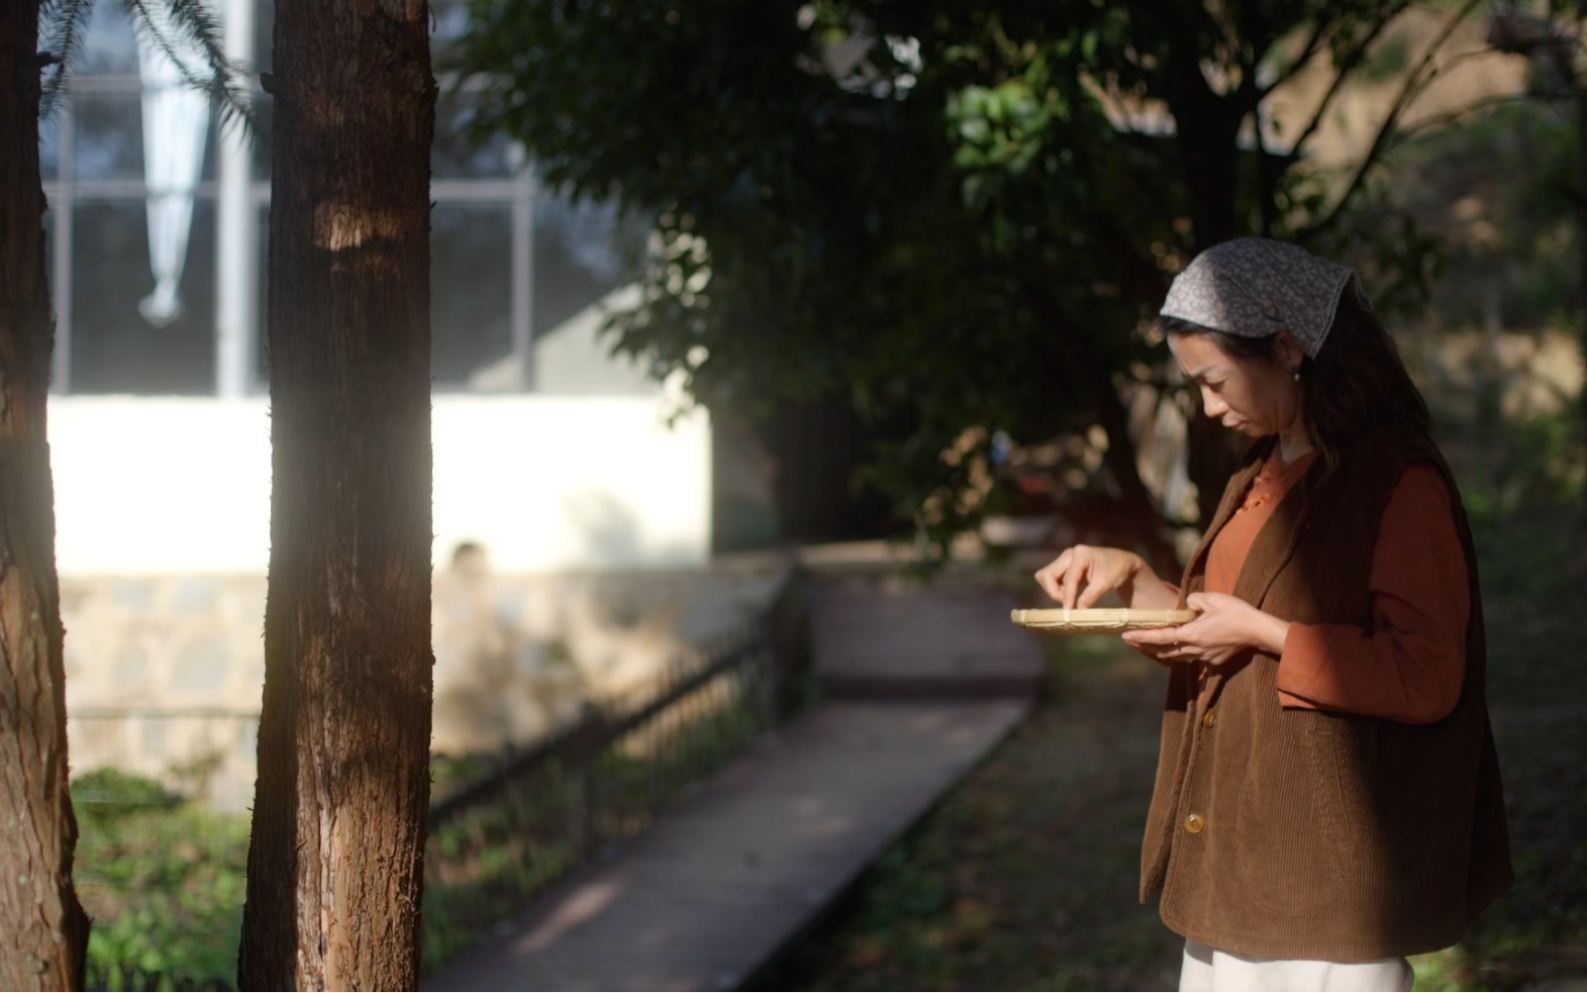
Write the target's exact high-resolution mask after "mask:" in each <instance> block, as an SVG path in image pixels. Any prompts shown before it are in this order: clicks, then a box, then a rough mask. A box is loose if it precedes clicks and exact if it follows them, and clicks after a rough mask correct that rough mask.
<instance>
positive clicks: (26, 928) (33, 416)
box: [0, 0, 88, 990]
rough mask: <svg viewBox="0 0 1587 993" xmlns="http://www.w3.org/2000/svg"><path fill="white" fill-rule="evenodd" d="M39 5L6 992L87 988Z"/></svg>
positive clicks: (0, 131)
mask: <svg viewBox="0 0 1587 993" xmlns="http://www.w3.org/2000/svg"><path fill="white" fill-rule="evenodd" d="M38 28H39V5H38V0H6V2H5V3H0V804H3V811H4V827H3V840H0V989H8V990H52V989H53V990H71V989H80V988H81V987H82V983H83V958H84V955H85V953H86V952H87V949H88V918H87V917H85V916H84V914H83V908H82V906H81V905H80V904H79V903H78V902H77V892H76V891H75V890H74V889H73V888H72V875H71V873H72V851H73V849H74V848H76V846H77V822H76V821H75V820H74V819H73V817H72V799H71V793H70V790H69V788H68V781H67V764H66V673H65V668H64V666H63V664H62V661H61V640H62V634H63V632H62V628H61V608H60V587H59V585H58V583H57V580H56V577H55V494H54V489H53V484H52V482H51V479H50V450H49V443H48V442H47V441H46V439H45V433H44V423H45V406H46V403H47V401H48V395H49V372H50V349H51V347H52V346H53V345H54V335H55V328H54V323H53V320H52V318H51V316H50V299H49V282H48V279H47V277H46V273H45V268H44V189H43V186H42V185H41V183H40V180H39V94H40V90H39V69H40V66H39V60H38V56H37V52H38Z"/></svg>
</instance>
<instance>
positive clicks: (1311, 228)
mask: <svg viewBox="0 0 1587 993" xmlns="http://www.w3.org/2000/svg"><path fill="white" fill-rule="evenodd" d="M1481 2H1482V0H1466V2H1465V3H1464V4H1462V5H1461V7H1460V9H1459V10H1457V11H1455V13H1453V14H1451V15H1450V17H1449V20H1448V21H1446V22H1445V24H1444V27H1443V29H1442V30H1441V31H1439V32H1438V35H1437V37H1435V38H1434V39H1433V40H1432V42H1431V43H1430V44H1429V45H1428V46H1427V51H1426V52H1424V53H1423V55H1422V58H1421V61H1419V62H1418V63H1417V64H1416V68H1415V69H1413V70H1411V72H1410V74H1409V75H1407V76H1406V77H1405V85H1403V86H1401V87H1400V93H1399V96H1398V97H1396V98H1395V100H1394V103H1393V104H1392V105H1390V107H1389V112H1388V114H1387V115H1386V116H1385V117H1384V119H1383V123H1382V124H1381V125H1380V126H1379V127H1378V132H1377V134H1375V135H1373V137H1372V144H1371V145H1370V146H1368V147H1367V152H1366V154H1365V155H1363V156H1362V157H1361V162H1360V163H1359V164H1358V165H1357V166H1356V171H1355V173H1354V174H1353V175H1352V176H1351V177H1350V182H1349V183H1348V184H1347V185H1346V186H1345V191H1344V193H1342V194H1340V196H1339V199H1338V200H1336V201H1335V202H1334V205H1333V207H1332V208H1331V209H1330V210H1329V211H1328V213H1327V214H1326V215H1325V216H1324V217H1323V218H1322V219H1321V220H1319V221H1317V222H1316V223H1315V224H1311V225H1308V226H1307V227H1306V229H1305V230H1304V231H1302V232H1301V233H1300V235H1299V237H1298V238H1297V240H1298V241H1305V240H1306V239H1308V238H1310V237H1311V236H1313V235H1315V234H1316V233H1317V232H1319V231H1322V230H1325V229H1327V228H1328V227H1330V226H1331V225H1332V224H1333V223H1334V221H1336V220H1337V219H1338V218H1339V216H1340V214H1342V213H1343V212H1344V209H1345V207H1346V206H1347V205H1348V204H1349V203H1350V200H1351V199H1352V198H1353V197H1354V196H1355V195H1356V192H1357V191H1358V190H1360V189H1361V186H1362V184H1363V183H1365V182H1366V178H1367V173H1369V172H1370V171H1371V170H1372V167H1373V166H1374V165H1376V164H1377V162H1378V160H1379V159H1380V158H1382V156H1383V152H1384V150H1385V149H1386V148H1387V147H1388V143H1389V141H1390V139H1391V138H1392V137H1393V135H1394V133H1395V128H1396V127H1397V125H1398V124H1399V120H1400V115H1401V114H1403V113H1404V112H1405V108H1406V107H1407V106H1408V105H1409V104H1410V102H1411V101H1412V100H1414V99H1415V98H1416V97H1418V96H1420V95H1421V93H1422V92H1423V91H1425V90H1426V89H1427V87H1428V86H1429V85H1430V84H1431V83H1432V82H1433V80H1434V79H1437V78H1438V75H1439V73H1440V72H1442V71H1443V70H1445V69H1447V68H1450V67H1452V66H1454V65H1458V64H1459V63H1460V62H1463V61H1465V60H1466V59H1468V58H1471V57H1473V56H1477V55H1486V54H1488V53H1490V52H1491V51H1492V49H1487V48H1482V49H1476V50H1473V51H1471V52H1462V53H1460V54H1459V55H1456V56H1453V57H1452V58H1450V59H1449V60H1448V61H1446V62H1445V63H1444V64H1442V65H1438V64H1435V63H1434V61H1433V60H1434V59H1435V58H1436V57H1437V55H1438V52H1439V50H1440V49H1441V48H1443V47H1444V43H1445V42H1446V41H1448V40H1449V37H1450V35H1452V34H1454V33H1455V29H1456V28H1458V27H1459V26H1460V25H1461V24H1462V23H1463V22H1464V21H1465V19H1466V18H1467V17H1468V16H1469V15H1470V14H1471V12H1472V11H1473V10H1475V9H1476V8H1477V5H1478V4H1479V3H1481Z"/></svg>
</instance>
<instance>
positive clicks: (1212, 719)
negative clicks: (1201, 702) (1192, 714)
mask: <svg viewBox="0 0 1587 993" xmlns="http://www.w3.org/2000/svg"><path fill="white" fill-rule="evenodd" d="M1216 723H1218V712H1217V711H1216V710H1208V711H1207V712H1206V713H1205V714H1202V715H1201V726H1202V727H1204V728H1210V727H1212V726H1213V725H1214V724H1216Z"/></svg>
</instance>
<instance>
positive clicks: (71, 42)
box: [39, 0, 94, 120]
mask: <svg viewBox="0 0 1587 993" xmlns="http://www.w3.org/2000/svg"><path fill="white" fill-rule="evenodd" d="M93 13H94V0H43V3H41V4H39V40H40V42H41V43H42V45H43V51H42V52H41V53H40V54H44V53H46V52H47V53H48V54H49V56H50V60H51V61H50V62H49V63H48V64H47V65H46V66H45V67H44V98H43V101H42V103H41V105H40V107H39V117H40V118H41V119H43V120H49V119H50V117H51V116H53V115H54V113H55V111H56V110H57V109H59V106H60V99H61V94H62V92H63V91H64V89H65V87H66V84H67V80H68V79H69V78H70V76H71V69H72V63H74V62H75V61H76V60H77V56H78V53H79V52H81V51H82V48H83V34H84V32H86V31H87V30H88V19H89V18H90V17H91V16H93Z"/></svg>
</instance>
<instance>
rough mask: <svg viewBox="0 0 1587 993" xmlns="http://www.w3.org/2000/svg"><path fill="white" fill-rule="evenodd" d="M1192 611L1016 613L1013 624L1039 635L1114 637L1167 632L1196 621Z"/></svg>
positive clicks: (1057, 610)
mask: <svg viewBox="0 0 1587 993" xmlns="http://www.w3.org/2000/svg"><path fill="white" fill-rule="evenodd" d="M1196 616H1197V615H1196V612H1195V611H1194V610H1131V609H1129V608H1127V607H1122V608H1121V607H1113V608H1092V609H1089V610H1078V609H1076V610H1066V609H1064V608H1063V607H1053V608H1048V609H1045V610H1016V611H1014V612H1013V617H1012V619H1013V621H1014V623H1015V624H1018V625H1019V626H1020V627H1022V628H1028V629H1030V630H1032V631H1040V632H1042V633H1043V634H1117V633H1119V632H1121V631H1140V630H1144V629H1146V628H1171V627H1175V626H1177V625H1180V624H1186V623H1188V622H1190V621H1193V620H1195V619H1196Z"/></svg>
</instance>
